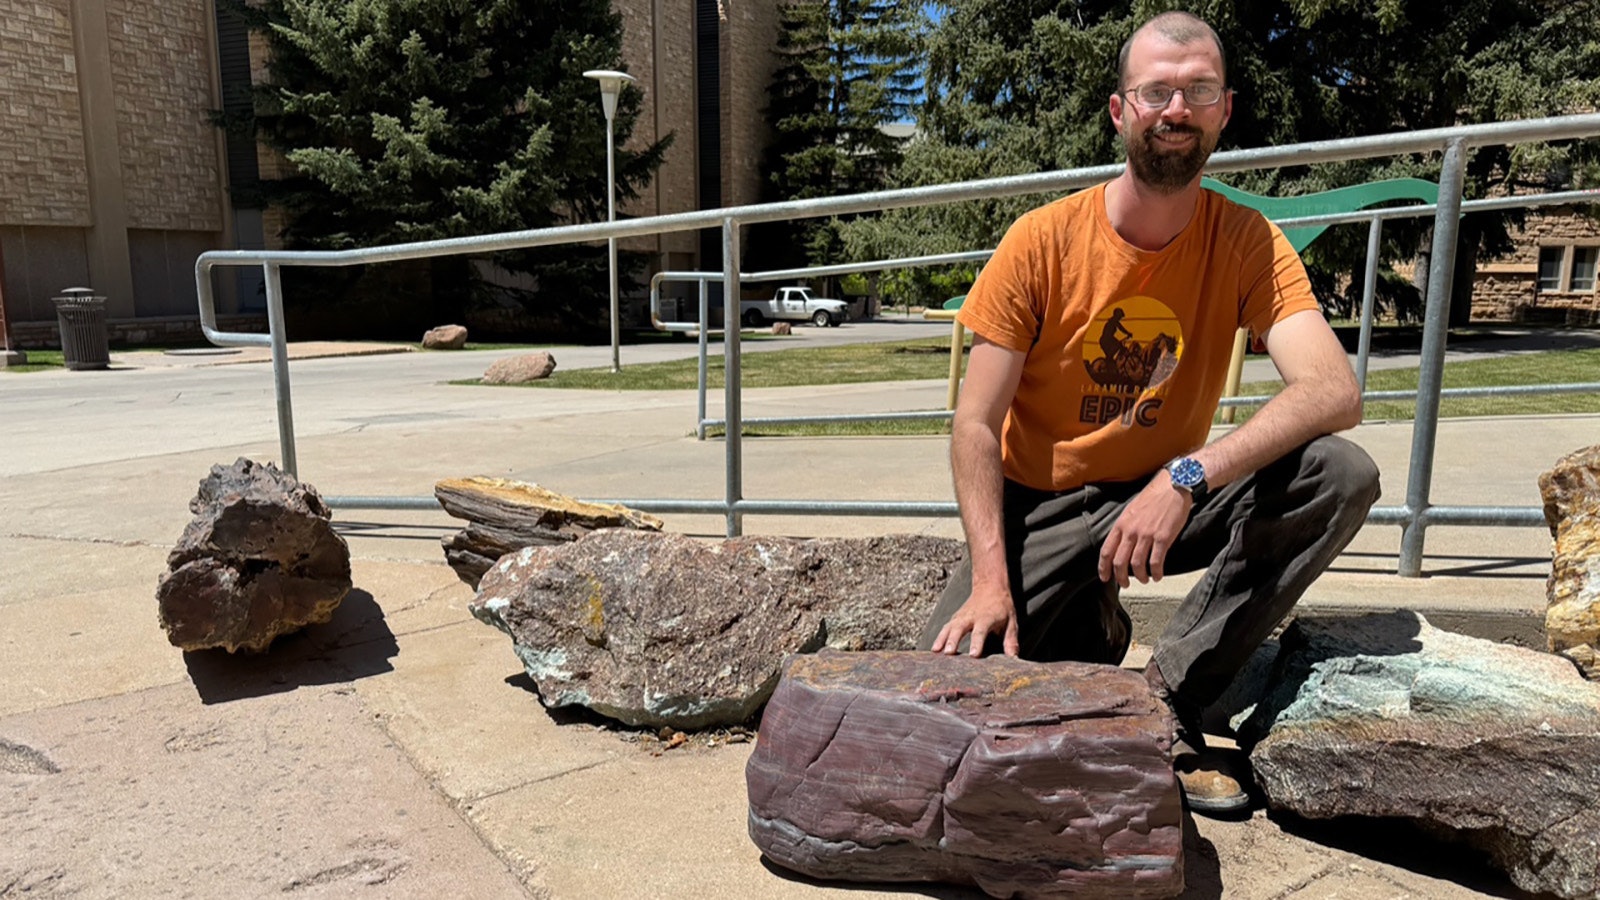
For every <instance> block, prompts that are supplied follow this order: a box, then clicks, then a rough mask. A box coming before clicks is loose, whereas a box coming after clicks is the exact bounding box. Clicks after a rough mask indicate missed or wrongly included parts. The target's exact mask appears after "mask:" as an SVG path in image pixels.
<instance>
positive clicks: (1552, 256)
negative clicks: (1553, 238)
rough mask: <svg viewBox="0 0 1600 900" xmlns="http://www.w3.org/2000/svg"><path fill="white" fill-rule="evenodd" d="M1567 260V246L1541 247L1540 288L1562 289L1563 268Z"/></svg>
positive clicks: (1542, 289) (1543, 289)
mask: <svg viewBox="0 0 1600 900" xmlns="http://www.w3.org/2000/svg"><path fill="white" fill-rule="evenodd" d="M1566 261H1567V248H1565V247H1540V248H1539V290H1541V291H1559V290H1561V270H1562V268H1563V265H1562V264H1563V263H1565V262H1566Z"/></svg>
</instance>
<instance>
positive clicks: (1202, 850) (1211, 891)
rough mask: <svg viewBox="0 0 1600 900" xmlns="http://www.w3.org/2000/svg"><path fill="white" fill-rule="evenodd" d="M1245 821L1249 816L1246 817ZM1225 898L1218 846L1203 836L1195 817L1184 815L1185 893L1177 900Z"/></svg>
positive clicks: (1184, 813) (1187, 813)
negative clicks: (1196, 824)
mask: <svg viewBox="0 0 1600 900" xmlns="http://www.w3.org/2000/svg"><path fill="white" fill-rule="evenodd" d="M1244 815H1245V817H1246V818H1248V817H1249V813H1248V812H1247V813H1245V814H1244ZM1221 896H1222V860H1221V858H1220V856H1219V855H1218V854H1217V845H1216V844H1213V843H1211V841H1209V840H1207V839H1206V838H1205V836H1203V835H1202V834H1200V829H1198V828H1196V827H1195V824H1194V815H1193V814H1192V813H1190V812H1189V811H1188V810H1187V809H1185V810H1184V811H1183V893H1181V894H1179V895H1178V900H1218V898H1220V897H1221Z"/></svg>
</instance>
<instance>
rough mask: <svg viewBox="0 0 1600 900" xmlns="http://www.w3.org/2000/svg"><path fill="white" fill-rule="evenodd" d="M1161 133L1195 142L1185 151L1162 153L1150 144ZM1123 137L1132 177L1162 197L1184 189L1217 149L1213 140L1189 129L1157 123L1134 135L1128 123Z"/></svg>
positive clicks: (1153, 144)
mask: <svg viewBox="0 0 1600 900" xmlns="http://www.w3.org/2000/svg"><path fill="white" fill-rule="evenodd" d="M1163 133H1171V134H1192V135H1194V136H1195V142H1194V143H1193V144H1191V145H1190V147H1189V149H1187V150H1163V149H1161V148H1160V147H1158V146H1156V145H1155V143H1154V142H1153V141H1152V140H1151V138H1152V137H1153V136H1154V135H1157V134H1163ZM1123 135H1124V137H1123V144H1124V145H1125V146H1126V147H1127V150H1128V163H1129V165H1131V166H1132V167H1133V177H1135V178H1137V179H1138V180H1139V181H1140V182H1142V183H1143V184H1145V185H1146V186H1148V187H1149V188H1150V189H1152V190H1154V191H1157V192H1158V193H1162V194H1175V193H1177V192H1178V191H1180V190H1183V189H1184V188H1186V187H1188V186H1189V184H1190V183H1191V182H1193V181H1194V179H1195V177H1196V176H1197V175H1199V174H1200V170H1201V169H1204V168H1205V165H1206V160H1208V159H1210V158H1211V151H1213V150H1215V149H1217V136H1216V135H1212V134H1206V133H1205V132H1204V131H1202V130H1201V129H1199V128H1196V127H1194V126H1193V125H1166V124H1163V123H1159V122H1158V123H1156V124H1155V125H1152V126H1150V127H1149V128H1148V129H1146V130H1145V132H1144V133H1143V134H1136V133H1135V132H1134V130H1133V125H1132V123H1125V124H1124V127H1123Z"/></svg>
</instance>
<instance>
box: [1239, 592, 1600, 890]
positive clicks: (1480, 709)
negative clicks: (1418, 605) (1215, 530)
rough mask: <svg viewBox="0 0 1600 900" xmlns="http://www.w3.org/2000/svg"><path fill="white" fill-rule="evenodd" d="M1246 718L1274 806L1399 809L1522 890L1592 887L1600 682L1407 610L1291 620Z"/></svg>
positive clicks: (1246, 732)
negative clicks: (1480, 855)
mask: <svg viewBox="0 0 1600 900" xmlns="http://www.w3.org/2000/svg"><path fill="white" fill-rule="evenodd" d="M1271 682H1272V684H1273V687H1272V688H1271V689H1270V691H1269V693H1268V694H1267V696H1266V697H1265V698H1264V699H1263V700H1262V701H1261V702H1260V703H1258V704H1257V705H1256V708H1255V711H1254V712H1253V713H1252V714H1251V716H1250V718H1249V719H1247V720H1246V721H1245V722H1244V723H1243V726H1242V727H1241V729H1240V740H1241V743H1243V744H1245V745H1247V746H1250V745H1253V749H1252V750H1251V752H1250V762H1251V765H1252V767H1253V768H1254V770H1255V776H1256V781H1257V783H1258V784H1259V785H1260V787H1261V789H1262V791H1263V792H1264V793H1265V794H1266V797H1267V800H1268V801H1269V802H1270V803H1271V805H1272V806H1273V807H1275V808H1277V809H1284V810H1289V811H1291V812H1294V813H1297V814H1299V815H1302V816H1306V817H1308V818H1318V819H1321V818H1332V817H1335V816H1373V817H1384V818H1395V819H1404V820H1409V821H1411V822H1413V823H1415V824H1417V825H1420V826H1422V827H1423V828H1424V829H1425V830H1427V831H1430V832H1433V833H1436V834H1438V835H1440V836H1443V837H1448V838H1450V839H1456V840H1462V841H1465V842H1466V843H1467V844H1469V845H1470V846H1473V847H1475V848H1477V849H1478V850H1480V851H1482V852H1484V853H1485V854H1486V855H1487V856H1488V858H1489V859H1490V861H1491V862H1493V863H1494V864H1495V865H1497V866H1499V867H1500V868H1502V869H1504V870H1505V871H1506V872H1507V873H1509V874H1510V876H1511V880H1512V881H1513V882H1515V883H1516V885H1517V886H1518V887H1521V888H1522V889H1524V890H1527V891H1533V892H1549V893H1552V894H1555V895H1558V896H1561V897H1595V896H1596V895H1597V894H1600V685H1595V684H1591V683H1589V682H1588V681H1585V680H1584V679H1583V677H1582V675H1581V674H1580V673H1579V672H1578V671H1577V670H1576V669H1575V668H1574V667H1573V665H1572V663H1571V662H1570V661H1568V660H1566V659H1564V658H1562V657H1560V656H1555V655H1552V654H1547V653H1540V652H1537V651H1533V650H1527V649H1524V648H1521V647H1513V646H1510V645H1506V644H1497V643H1494V642H1492V641H1486V640H1481V639H1479V638H1472V637H1467V636H1464V635H1459V634H1452V633H1450V632H1447V631H1441V630H1439V629H1437V628H1434V627H1433V626H1431V625H1429V624H1428V623H1427V621H1426V620H1425V619H1423V618H1422V617H1421V616H1419V615H1417V614H1416V613H1411V612H1397V613H1389V614H1371V615H1365V616H1359V617H1351V618H1333V617H1328V618H1306V617H1301V618H1300V619H1298V620H1296V622H1295V623H1294V624H1293V625H1291V626H1290V627H1289V628H1288V630H1286V631H1285V632H1284V634H1283V636H1282V638H1281V641H1280V649H1279V653H1278V658H1277V661H1276V662H1275V663H1274V671H1273V675H1272V678H1271Z"/></svg>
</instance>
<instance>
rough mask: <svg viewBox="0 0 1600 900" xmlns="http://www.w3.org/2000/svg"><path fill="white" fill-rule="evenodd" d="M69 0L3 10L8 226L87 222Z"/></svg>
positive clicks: (1, 148)
mask: <svg viewBox="0 0 1600 900" xmlns="http://www.w3.org/2000/svg"><path fill="white" fill-rule="evenodd" d="M71 13H72V11H71V5H70V2H69V0H29V2H26V3H21V2H13V3H6V4H4V8H3V15H0V47H3V48H4V50H3V51H0V63H3V64H0V96H3V97H4V98H5V116H6V123H5V127H4V128H0V225H56V226H60V225H66V226H77V227H85V226H87V225H88V224H89V222H90V217H89V172H88V163H87V161H86V160H85V158H84V153H83V121H82V107H81V105H80V103H81V101H80V98H79V96H78V67H77V56H76V51H75V49H74V47H73V32H72V14H71Z"/></svg>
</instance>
